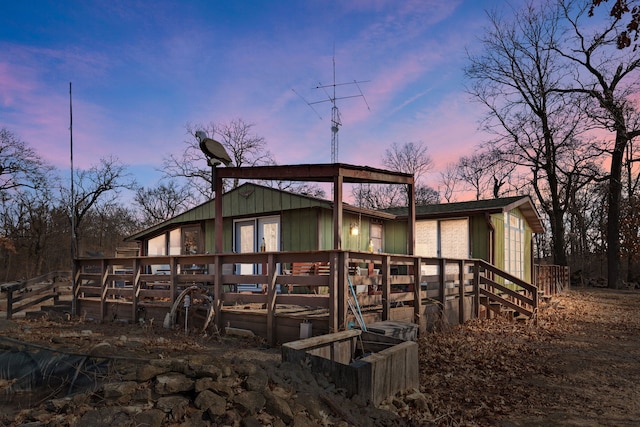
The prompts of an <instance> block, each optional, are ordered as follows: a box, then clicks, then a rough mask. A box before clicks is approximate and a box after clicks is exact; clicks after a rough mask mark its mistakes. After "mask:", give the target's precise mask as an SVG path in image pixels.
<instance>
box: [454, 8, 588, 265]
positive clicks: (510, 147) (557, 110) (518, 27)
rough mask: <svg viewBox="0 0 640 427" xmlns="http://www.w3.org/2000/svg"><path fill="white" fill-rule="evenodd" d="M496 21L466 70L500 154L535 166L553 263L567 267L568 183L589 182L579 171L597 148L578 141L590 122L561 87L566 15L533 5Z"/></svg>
mask: <svg viewBox="0 0 640 427" xmlns="http://www.w3.org/2000/svg"><path fill="white" fill-rule="evenodd" d="M489 21H490V28H488V30H487V32H486V33H485V35H484V36H483V38H482V43H483V46H484V50H483V52H482V53H481V54H479V55H470V56H469V61H470V65H469V66H468V67H466V69H465V73H466V75H467V77H468V78H469V79H470V81H471V86H470V88H469V92H470V93H471V94H472V95H473V96H474V98H475V99H476V100H478V101H480V102H481V103H482V104H483V105H484V106H485V107H486V108H487V110H488V114H487V117H486V120H485V122H484V125H485V126H484V127H485V129H486V130H487V131H489V132H492V133H494V134H495V135H496V138H495V139H494V140H493V141H491V145H492V149H493V150H494V152H495V153H498V154H497V156H498V157H499V158H500V159H501V160H502V161H504V162H510V163H511V164H513V165H517V166H519V167H524V168H526V169H528V170H529V173H530V174H531V183H532V187H533V189H534V191H535V193H536V196H537V198H538V200H539V201H540V204H541V206H542V207H543V209H544V211H545V213H546V214H547V216H548V218H549V223H550V225H551V238H552V247H553V255H554V261H555V263H557V264H561V265H565V264H566V262H567V257H566V247H565V220H564V216H565V213H566V210H567V203H568V199H567V194H569V193H570V191H571V189H570V188H567V187H568V186H571V185H581V183H584V180H576V179H575V178H576V175H575V174H573V172H574V171H576V170H577V169H581V168H582V167H583V166H584V165H585V164H589V162H590V161H591V158H592V157H594V156H596V155H597V154H598V153H596V152H594V151H593V150H592V149H591V148H592V147H591V146H589V145H588V144H583V143H581V142H580V141H579V140H578V137H579V136H580V135H581V134H582V133H583V132H585V131H586V130H587V128H585V126H584V124H585V123H588V121H586V120H585V115H584V113H583V110H582V109H580V108H578V107H580V106H581V105H580V104H579V103H577V102H576V101H575V100H574V99H569V97H567V96H564V95H563V94H559V93H558V92H557V89H558V88H559V87H561V84H562V82H563V81H564V79H566V77H567V75H566V68H565V67H566V64H564V61H563V60H562V57H561V56H560V55H559V54H558V53H557V52H556V51H554V50H553V49H550V46H554V45H556V43H557V39H558V37H559V33H560V19H559V13H558V11H557V9H556V8H554V7H552V6H550V5H549V4H547V3H543V4H542V5H538V4H537V3H536V4H535V5H534V4H533V3H530V4H529V5H527V6H526V7H525V8H524V9H523V10H521V11H514V13H513V16H512V17H510V18H508V19H505V18H503V17H501V16H499V15H498V14H497V13H490V14H489ZM494 155H495V154H494ZM580 165H583V166H580ZM469 176H470V177H473V175H469ZM478 182H480V181H479V179H478ZM478 186H479V184H478Z"/></svg>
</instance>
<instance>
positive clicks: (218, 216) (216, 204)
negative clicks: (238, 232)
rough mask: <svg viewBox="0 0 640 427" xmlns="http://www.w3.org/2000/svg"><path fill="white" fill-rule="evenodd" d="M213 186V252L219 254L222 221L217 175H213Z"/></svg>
mask: <svg viewBox="0 0 640 427" xmlns="http://www.w3.org/2000/svg"><path fill="white" fill-rule="evenodd" d="M214 175H215V176H214V177H213V179H214V186H215V192H216V194H215V200H214V215H215V220H214V221H215V222H214V228H215V237H214V238H215V250H216V254H221V253H222V251H223V247H222V246H223V242H224V239H223V233H224V230H223V227H222V225H223V220H222V178H221V177H220V176H218V174H214Z"/></svg>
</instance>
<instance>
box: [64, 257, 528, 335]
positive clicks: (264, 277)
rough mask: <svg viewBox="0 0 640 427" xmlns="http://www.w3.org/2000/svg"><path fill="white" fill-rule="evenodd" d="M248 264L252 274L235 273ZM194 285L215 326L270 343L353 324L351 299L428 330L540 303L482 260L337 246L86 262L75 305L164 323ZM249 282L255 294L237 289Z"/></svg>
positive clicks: (370, 313)
mask: <svg viewBox="0 0 640 427" xmlns="http://www.w3.org/2000/svg"><path fill="white" fill-rule="evenodd" d="M240 264H242V265H245V266H249V265H250V266H253V267H252V268H250V269H249V270H252V271H253V273H254V274H234V273H235V272H236V271H240V269H239V268H237V266H238V265H240ZM303 265H304V266H310V265H313V266H320V265H321V266H322V268H316V267H314V268H313V269H311V268H306V269H305V268H303V267H301V266H303ZM294 266H295V268H294ZM357 267H360V268H357ZM246 270H247V269H246V268H245V271H246ZM303 271H304V273H301V272H303ZM312 271H313V274H311V273H312ZM358 271H359V272H361V273H362V274H367V273H369V272H372V273H379V274H372V275H356V274H355V273H356V272H358ZM294 272H296V273H298V274H293V273H294ZM194 285H196V286H198V289H201V294H202V295H205V294H206V296H205V297H203V298H199V299H198V298H195V301H194V302H200V304H201V305H203V306H207V305H211V309H212V310H213V311H214V324H215V325H216V327H218V328H219V329H222V328H223V327H225V326H232V327H235V328H242V329H249V330H251V331H253V332H254V333H255V334H256V335H258V336H260V337H263V338H264V339H266V340H267V341H268V342H269V343H270V344H277V343H284V342H288V341H291V340H294V339H298V338H299V334H300V323H302V322H312V324H313V334H314V335H320V334H325V333H330V332H338V331H341V330H345V329H349V328H351V327H353V326H354V325H355V324H356V313H354V311H358V310H357V309H356V310H354V309H352V308H350V307H352V306H354V307H359V308H360V311H361V315H362V318H363V319H364V321H365V323H371V322H378V321H384V320H397V321H406V322H412V323H416V324H418V325H419V330H420V331H425V330H427V329H429V328H433V327H434V326H436V325H441V324H443V323H447V324H456V323H461V322H464V321H466V320H468V319H470V318H474V317H479V316H480V317H482V316H488V315H489V313H490V312H493V311H496V309H495V305H496V304H498V305H499V309H500V310H505V311H513V312H519V314H525V315H528V316H533V314H534V313H535V311H536V308H537V304H538V290H537V288H536V287H535V286H533V285H531V284H528V283H526V282H523V281H521V280H519V279H517V278H515V277H513V276H510V275H509V274H507V273H504V272H502V271H500V270H498V269H496V268H495V267H493V266H491V265H489V264H487V263H486V262H484V261H482V260H460V259H442V258H421V257H417V256H407V255H391V254H371V253H362V252H348V251H337V250H331V251H313V252H260V253H249V254H218V255H191V256H160V257H129V258H100V259H95V258H93V259H78V260H76V273H75V279H74V285H73V289H74V312H75V314H76V315H81V316H85V317H87V318H91V319H95V320H98V321H109V320H113V319H115V318H117V319H119V320H125V321H138V320H143V319H141V316H142V315H144V318H146V319H150V318H154V319H155V321H156V322H161V321H162V319H163V318H164V317H165V315H166V313H167V312H168V310H169V308H170V307H171V306H172V305H175V304H176V298H177V297H178V295H180V293H181V292H182V291H183V290H184V289H186V288H187V287H189V286H194ZM246 285H251V286H249V287H250V288H253V289H255V290H256V292H241V291H239V289H243V287H246ZM352 289H353V291H352ZM354 293H355V294H356V296H357V304H355V302H356V299H353V294H354ZM350 300H351V304H350ZM180 304H181V302H180ZM180 304H178V305H180ZM194 312H195V311H194ZM141 313H143V314H141Z"/></svg>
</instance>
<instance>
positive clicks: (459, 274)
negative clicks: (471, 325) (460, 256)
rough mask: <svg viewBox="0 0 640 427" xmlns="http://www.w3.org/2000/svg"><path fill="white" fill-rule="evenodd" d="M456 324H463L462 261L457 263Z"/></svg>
mask: <svg viewBox="0 0 640 427" xmlns="http://www.w3.org/2000/svg"><path fill="white" fill-rule="evenodd" d="M458 277H459V279H458V282H459V283H458V298H459V299H460V301H458V312H459V313H458V323H460V324H461V325H462V324H463V323H464V261H463V260H459V261H458Z"/></svg>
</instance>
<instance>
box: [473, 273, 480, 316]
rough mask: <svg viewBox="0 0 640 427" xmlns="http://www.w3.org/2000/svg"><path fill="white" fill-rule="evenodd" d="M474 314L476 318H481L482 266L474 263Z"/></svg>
mask: <svg viewBox="0 0 640 427" xmlns="http://www.w3.org/2000/svg"><path fill="white" fill-rule="evenodd" d="M473 312H474V316H475V317H476V319H477V318H479V317H480V264H479V263H478V261H474V262H473Z"/></svg>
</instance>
